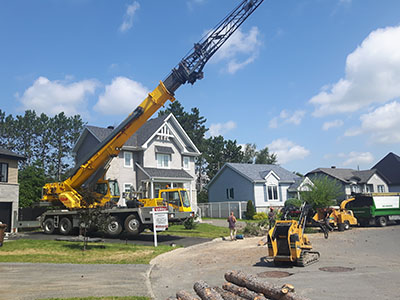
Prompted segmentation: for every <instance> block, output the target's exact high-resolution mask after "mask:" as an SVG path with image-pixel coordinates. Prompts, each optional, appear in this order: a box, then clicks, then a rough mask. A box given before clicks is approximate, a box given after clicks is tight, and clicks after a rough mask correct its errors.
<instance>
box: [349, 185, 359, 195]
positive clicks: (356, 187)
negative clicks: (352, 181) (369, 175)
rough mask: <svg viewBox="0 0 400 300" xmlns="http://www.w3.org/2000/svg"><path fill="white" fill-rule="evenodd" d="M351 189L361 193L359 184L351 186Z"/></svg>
mask: <svg viewBox="0 0 400 300" xmlns="http://www.w3.org/2000/svg"><path fill="white" fill-rule="evenodd" d="M351 191H352V192H353V193H359V192H360V187H359V186H358V185H352V186H351Z"/></svg>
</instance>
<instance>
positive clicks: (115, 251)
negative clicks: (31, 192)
mask: <svg viewBox="0 0 400 300" xmlns="http://www.w3.org/2000/svg"><path fill="white" fill-rule="evenodd" d="M82 245H83V244H82V243H78V242H58V241H40V240H22V239H21V240H16V241H9V242H6V243H4V244H3V247H0V262H30V263H74V264H148V263H149V262H150V260H151V259H153V258H154V257H156V256H157V255H160V254H162V253H164V252H168V251H170V250H173V249H175V248H174V247H170V246H164V245H160V246H158V247H157V248H155V247H153V246H140V245H132V244H129V245H125V244H98V243H89V245H88V248H87V250H86V251H82V249H83V246H82Z"/></svg>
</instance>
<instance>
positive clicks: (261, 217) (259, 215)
mask: <svg viewBox="0 0 400 300" xmlns="http://www.w3.org/2000/svg"><path fill="white" fill-rule="evenodd" d="M265 219H268V216H267V214H266V213H265V212H259V213H256V214H255V215H254V216H253V220H265Z"/></svg>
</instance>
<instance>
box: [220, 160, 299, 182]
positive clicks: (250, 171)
mask: <svg viewBox="0 0 400 300" xmlns="http://www.w3.org/2000/svg"><path fill="white" fill-rule="evenodd" d="M226 165H227V166H229V167H231V168H232V169H234V170H236V171H237V172H239V173H241V174H242V175H245V176H246V177H248V178H249V179H251V180H252V181H265V176H267V175H268V173H269V172H271V171H273V172H274V173H275V174H276V175H278V176H279V178H280V180H281V181H283V182H294V181H295V180H296V179H297V178H299V176H297V175H296V174H293V173H292V172H289V171H288V170H286V169H284V168H282V167H280V166H278V165H259V164H239V163H227V164H226Z"/></svg>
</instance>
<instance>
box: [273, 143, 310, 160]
mask: <svg viewBox="0 0 400 300" xmlns="http://www.w3.org/2000/svg"><path fill="white" fill-rule="evenodd" d="M267 147H268V149H269V151H270V153H274V154H276V155H277V158H278V163H280V164H284V163H287V162H289V161H293V160H297V159H304V158H305V157H306V156H308V155H309V154H310V151H309V150H307V149H306V148H304V147H303V146H300V145H296V144H295V143H293V142H292V141H289V140H288V139H277V140H274V141H272V142H271V144H269V145H267Z"/></svg>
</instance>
